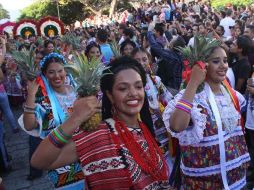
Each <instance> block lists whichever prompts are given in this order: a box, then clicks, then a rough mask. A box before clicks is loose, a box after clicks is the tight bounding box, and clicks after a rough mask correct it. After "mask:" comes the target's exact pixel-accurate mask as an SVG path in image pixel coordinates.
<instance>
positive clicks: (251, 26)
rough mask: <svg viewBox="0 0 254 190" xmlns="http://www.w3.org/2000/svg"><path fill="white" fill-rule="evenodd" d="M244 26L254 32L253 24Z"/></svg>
mask: <svg viewBox="0 0 254 190" xmlns="http://www.w3.org/2000/svg"><path fill="white" fill-rule="evenodd" d="M246 28H248V29H250V30H251V32H254V25H247V26H246Z"/></svg>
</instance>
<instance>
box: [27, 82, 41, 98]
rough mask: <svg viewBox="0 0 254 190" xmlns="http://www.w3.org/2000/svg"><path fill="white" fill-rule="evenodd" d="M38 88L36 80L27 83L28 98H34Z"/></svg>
mask: <svg viewBox="0 0 254 190" xmlns="http://www.w3.org/2000/svg"><path fill="white" fill-rule="evenodd" d="M38 88H39V84H38V83H37V82H36V79H35V80H33V81H30V80H28V81H27V94H28V96H32V97H35V95H36V93H37V91H38Z"/></svg>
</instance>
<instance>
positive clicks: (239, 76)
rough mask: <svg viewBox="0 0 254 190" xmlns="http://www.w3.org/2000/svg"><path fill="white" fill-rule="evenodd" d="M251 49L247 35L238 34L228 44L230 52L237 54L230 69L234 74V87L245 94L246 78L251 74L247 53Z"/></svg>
mask: <svg viewBox="0 0 254 190" xmlns="http://www.w3.org/2000/svg"><path fill="white" fill-rule="evenodd" d="M252 49H253V43H252V41H251V39H250V38H249V37H248V36H239V37H238V38H237V40H236V42H233V43H232V44H231V46H230V52H231V53H235V54H236V55H237V61H236V62H235V63H234V65H233V67H232V69H233V72H234V75H235V84H236V86H235V89H236V90H237V91H239V92H240V93H241V94H245V90H246V85H247V79H248V78H249V77H250V74H251V65H250V63H249V60H248V54H249V52H250V51H251V50H252Z"/></svg>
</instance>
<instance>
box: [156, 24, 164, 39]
mask: <svg viewBox="0 0 254 190" xmlns="http://www.w3.org/2000/svg"><path fill="white" fill-rule="evenodd" d="M154 30H155V31H156V32H159V33H160V35H161V36H162V35H163V33H164V25H163V24H162V23H156V24H155V27H154Z"/></svg>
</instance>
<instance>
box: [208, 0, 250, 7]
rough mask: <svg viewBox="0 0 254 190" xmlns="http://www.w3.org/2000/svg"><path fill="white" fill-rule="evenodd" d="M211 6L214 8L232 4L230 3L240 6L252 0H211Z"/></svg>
mask: <svg viewBox="0 0 254 190" xmlns="http://www.w3.org/2000/svg"><path fill="white" fill-rule="evenodd" d="M211 3H212V6H213V7H215V8H221V7H225V6H226V5H227V4H232V5H236V6H237V7H238V6H241V5H249V4H251V3H253V0H241V1H239V0H212V1H211Z"/></svg>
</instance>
